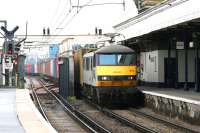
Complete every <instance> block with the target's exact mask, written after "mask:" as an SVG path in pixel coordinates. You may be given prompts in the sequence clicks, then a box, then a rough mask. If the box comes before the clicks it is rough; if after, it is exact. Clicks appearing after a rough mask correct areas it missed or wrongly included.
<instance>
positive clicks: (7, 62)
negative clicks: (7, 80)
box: [4, 56, 13, 69]
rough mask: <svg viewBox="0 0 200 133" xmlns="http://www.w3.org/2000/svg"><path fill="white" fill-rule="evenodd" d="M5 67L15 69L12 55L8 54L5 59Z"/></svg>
mask: <svg viewBox="0 0 200 133" xmlns="http://www.w3.org/2000/svg"><path fill="white" fill-rule="evenodd" d="M4 67H5V69H13V63H12V57H9V56H7V57H6V58H5V60H4Z"/></svg>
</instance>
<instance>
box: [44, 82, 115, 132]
mask: <svg viewBox="0 0 200 133" xmlns="http://www.w3.org/2000/svg"><path fill="white" fill-rule="evenodd" d="M40 83H41V85H42V86H43V87H44V88H45V90H46V91H47V92H48V93H49V94H51V95H52V96H53V97H54V98H55V99H56V100H57V101H58V102H59V103H60V105H61V106H62V107H63V109H64V110H65V111H66V113H68V114H69V115H70V116H71V117H72V118H73V119H74V120H76V121H77V122H79V123H80V124H81V126H82V127H85V128H86V129H87V130H88V131H89V132H92V133H97V132H101V133H111V132H110V131H109V130H107V129H105V128H104V127H102V126H101V125H99V124H98V123H96V122H95V121H93V120H92V119H90V118H89V117H87V116H86V115H84V114H83V113H81V112H79V111H77V110H76V109H75V108H74V107H72V106H71V105H70V104H69V103H68V102H67V101H66V100H65V99H64V98H63V97H61V96H60V95H58V94H56V93H55V92H53V91H50V90H48V88H47V87H46V86H45V85H44V84H43V83H44V82H43V81H41V80H40Z"/></svg>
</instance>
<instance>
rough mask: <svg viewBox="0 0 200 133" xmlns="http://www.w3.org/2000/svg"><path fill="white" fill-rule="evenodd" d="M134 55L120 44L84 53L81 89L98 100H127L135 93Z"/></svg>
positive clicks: (132, 51) (133, 52) (99, 101)
mask: <svg viewBox="0 0 200 133" xmlns="http://www.w3.org/2000/svg"><path fill="white" fill-rule="evenodd" d="M135 63H136V54H135V51H134V50H132V49H130V48H128V47H125V46H122V45H111V46H107V47H103V48H100V49H98V50H96V51H94V52H91V53H87V54H85V55H84V74H83V75H84V78H83V79H84V90H85V92H86V94H87V95H89V96H90V97H91V98H92V99H94V100H96V101H97V102H98V103H101V102H105V101H106V102H108V101H114V102H116V101H117V102H118V101H120V102H122V101H124V102H127V100H126V99H127V98H128V97H129V94H133V93H134V92H136V88H135V86H136V85H137V79H136V74H137V73H136V65H135Z"/></svg>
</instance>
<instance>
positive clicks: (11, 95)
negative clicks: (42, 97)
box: [0, 88, 25, 133]
mask: <svg viewBox="0 0 200 133" xmlns="http://www.w3.org/2000/svg"><path fill="white" fill-rule="evenodd" d="M15 97H16V89H13V88H5V89H2V88H1V89H0V132H1V133H24V132H25V130H24V129H23V127H22V125H21V124H20V121H19V120H18V117H17V109H16V102H15Z"/></svg>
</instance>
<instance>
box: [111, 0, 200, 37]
mask: <svg viewBox="0 0 200 133" xmlns="http://www.w3.org/2000/svg"><path fill="white" fill-rule="evenodd" d="M199 5H200V0H169V1H166V2H164V3H162V4H160V5H157V6H155V7H153V8H150V9H148V10H146V11H144V12H142V13H140V14H139V15H137V16H135V17H133V18H130V19H128V20H126V21H124V22H121V23H120V24H117V25H115V26H114V28H115V30H116V32H118V33H121V34H123V35H124V36H125V39H130V38H134V37H139V36H142V35H145V34H148V33H151V32H154V31H158V30H161V29H165V28H168V27H173V26H175V25H179V24H182V25H188V24H189V23H188V22H190V23H192V24H194V25H199V24H200V23H199V22H200V8H199Z"/></svg>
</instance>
